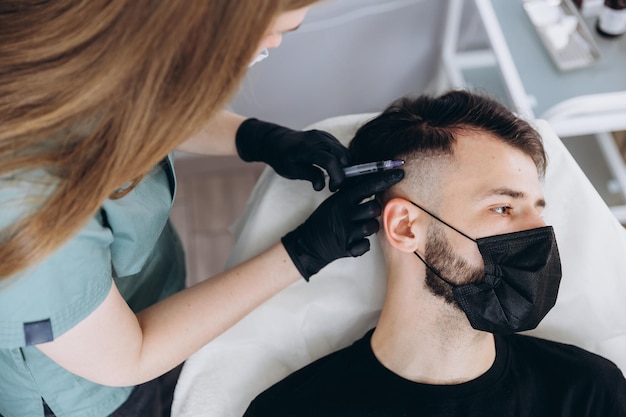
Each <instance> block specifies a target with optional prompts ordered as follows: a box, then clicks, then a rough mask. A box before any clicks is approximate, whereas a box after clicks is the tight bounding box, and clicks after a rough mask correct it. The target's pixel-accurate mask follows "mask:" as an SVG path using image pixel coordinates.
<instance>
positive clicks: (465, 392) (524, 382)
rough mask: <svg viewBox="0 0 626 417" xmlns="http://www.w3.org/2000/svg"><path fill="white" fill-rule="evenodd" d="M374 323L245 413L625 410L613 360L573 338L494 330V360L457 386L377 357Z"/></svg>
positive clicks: (450, 416) (608, 414) (625, 392)
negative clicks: (413, 374)
mask: <svg viewBox="0 0 626 417" xmlns="http://www.w3.org/2000/svg"><path fill="white" fill-rule="evenodd" d="M372 332H373V330H370V331H369V332H368V333H367V334H366V335H365V337H363V338H362V339H361V340H359V341H357V342H355V343H354V344H353V345H352V346H350V347H347V348H345V349H342V350H340V351H338V352H335V353H333V354H330V355H328V356H325V357H323V358H321V359H319V360H317V361H316V362H313V363H312V364H310V365H308V366H306V367H304V368H302V369H300V370H299V371H297V372H295V373H293V374H291V375H290V376H288V377H287V378H285V379H284V380H282V381H281V382H279V383H277V384H275V385H274V386H273V387H271V388H269V389H268V390H266V391H265V392H263V393H262V394H261V395H259V396H258V397H257V398H256V399H255V400H254V401H253V402H252V403H251V404H250V406H249V408H248V410H247V411H246V414H245V417H269V416H272V417H287V416H288V417H303V416H306V417H312V416H324V417H339V416H341V417H347V416H350V417H352V416H354V417H357V416H358V417H381V416H385V417H400V416H403V417H411V416H416V417H417V416H419V417H428V416H437V417H456V416H466V417H477V416H485V417H486V416H497V417H512V416H515V417H518V416H519V417H521V416H528V417H543V416H545V417H559V416H568V417H573V416H597V417H624V416H626V380H625V379H624V376H623V375H622V373H621V372H620V370H619V369H618V368H617V367H616V366H615V365H614V364H613V363H612V362H610V361H608V360H606V359H604V358H602V357H600V356H598V355H595V354H593V353H590V352H587V351H585V350H583V349H580V348H577V347H575V346H571V345H565V344H561V343H555V342H550V341H547V340H542V339H538V338H534V337H529V336H522V335H512V336H496V360H495V362H494V363H493V365H492V366H491V368H490V369H489V370H488V371H487V372H485V373H484V374H483V375H481V376H480V377H478V378H476V379H474V380H471V381H468V382H465V383H462V384H457V385H427V384H420V383H417V382H412V381H409V380H406V379H404V378H402V377H400V376H398V375H396V374H394V373H393V372H391V371H390V370H388V369H387V368H385V367H384V366H383V365H381V364H380V362H378V360H377V359H376V357H375V356H374V353H373V352H372V349H371V346H370V339H371V335H372Z"/></svg>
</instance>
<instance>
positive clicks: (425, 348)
mask: <svg viewBox="0 0 626 417" xmlns="http://www.w3.org/2000/svg"><path fill="white" fill-rule="evenodd" d="M391 282H393V281H390V284H391ZM401 287H402V286H401V285H396V286H394V285H389V286H388V289H387V296H386V299H385V304H384V306H383V311H382V312H381V317H380V320H379V322H378V325H377V327H376V330H375V331H374V334H373V336H372V342H371V343H372V350H373V351H374V354H375V355H376V357H377V358H378V360H379V361H380V362H381V363H382V364H383V366H385V367H386V368H388V369H389V370H391V371H392V372H394V373H395V374H397V375H399V376H401V377H403V378H405V379H408V380H411V381H416V382H420V383H425V384H435V385H443V384H445V385H449V384H459V383H462V382H467V381H470V380H472V379H475V378H477V377H479V376H480V375H482V374H483V373H485V372H486V371H487V370H488V369H489V368H490V367H491V365H492V364H493V362H494V360H495V342H494V338H493V335H492V334H490V333H485V332H481V331H477V330H474V329H473V328H472V327H471V326H470V324H469V322H468V321H467V318H466V317H465V315H464V313H463V312H462V311H460V310H459V309H457V308H455V307H453V306H451V305H449V304H446V303H445V302H444V301H443V300H442V299H441V298H438V297H435V296H433V295H431V294H430V293H429V292H428V291H426V290H425V289H415V291H407V290H406V289H407V288H406V286H404V287H403V288H401Z"/></svg>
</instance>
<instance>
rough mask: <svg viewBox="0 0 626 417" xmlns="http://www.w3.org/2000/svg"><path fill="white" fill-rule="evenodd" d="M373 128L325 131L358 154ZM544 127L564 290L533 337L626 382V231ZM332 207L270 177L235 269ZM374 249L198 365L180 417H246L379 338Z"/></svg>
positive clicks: (209, 348) (378, 271)
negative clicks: (366, 338)
mask: <svg viewBox="0 0 626 417" xmlns="http://www.w3.org/2000/svg"><path fill="white" fill-rule="evenodd" d="M373 116H374V115H373V114H365V115H351V116H342V117H336V118H332V119H327V120H325V121H322V122H320V123H318V124H316V125H315V126H313V127H315V128H318V129H324V130H327V131H329V132H331V133H333V134H334V135H335V136H336V137H337V138H339V139H340V140H341V141H343V142H344V143H347V142H348V141H349V140H350V139H351V138H352V137H353V135H354V132H355V130H356V129H357V128H358V127H359V126H360V125H361V124H362V123H363V122H364V121H366V120H368V119H369V118H371V117H373ZM535 126H536V128H537V129H538V130H539V131H540V132H541V134H542V136H543V139H544V142H545V146H546V149H547V153H548V157H549V162H548V171H547V174H546V179H545V187H544V194H545V197H546V200H547V203H548V205H547V208H546V210H545V219H546V222H547V223H548V224H551V225H553V226H554V229H555V233H556V236H557V241H558V244H559V250H560V254H561V261H562V264H563V265H562V266H563V279H562V283H561V290H560V293H559V298H558V300H557V304H556V306H555V307H554V309H553V310H552V311H551V312H550V313H549V314H548V316H547V317H546V318H545V319H544V321H543V322H542V323H541V324H540V326H539V327H538V328H537V329H536V330H534V331H532V332H530V333H531V334H534V335H537V336H540V337H544V338H547V339H553V340H557V341H561V342H565V343H572V344H576V345H578V346H581V347H583V348H585V349H588V350H590V351H593V352H596V353H598V354H600V355H603V356H605V357H607V358H609V359H611V360H612V361H614V362H615V363H616V364H617V365H618V366H619V367H620V368H621V369H622V370H623V371H626V302H625V300H624V299H625V298H626V231H625V230H624V228H622V227H621V225H620V224H619V223H618V222H617V220H616V219H615V217H614V216H613V215H612V214H611V211H610V210H609V208H608V207H607V206H606V205H605V203H604V202H603V201H602V199H601V197H600V196H599V195H598V193H597V192H596V191H595V190H594V188H593V186H592V185H591V183H590V182H589V181H588V180H587V178H586V177H585V175H584V174H583V172H582V171H581V169H580V168H579V167H578V165H577V164H576V162H575V161H574V159H573V158H572V156H571V155H570V154H569V153H568V151H567V150H566V148H565V147H564V146H563V144H562V143H561V141H560V140H559V138H558V137H557V136H556V135H555V134H554V132H553V130H552V129H551V128H550V126H549V125H548V124H547V123H545V122H543V121H536V122H535ZM327 196H328V192H327V191H326V192H314V191H313V189H312V187H311V185H310V183H308V182H305V181H290V180H286V179H283V178H281V177H279V176H278V175H277V174H275V173H274V172H273V171H272V170H271V169H270V168H267V169H266V170H265V171H264V172H263V174H262V175H261V177H260V179H259V181H258V183H257V185H256V187H255V189H254V191H253V193H252V195H251V197H250V200H249V201H248V205H247V208H246V211H245V214H244V215H243V216H242V218H241V219H240V220H239V221H238V223H237V224H236V225H235V226H234V228H233V231H234V233H235V236H236V243H235V247H234V249H233V252H232V255H231V257H230V260H229V263H228V264H229V266H230V265H235V264H237V263H240V262H242V261H243V260H245V259H247V258H249V257H251V256H253V255H255V254H257V253H259V252H260V251H262V250H264V249H265V248H267V247H269V246H270V245H271V244H273V243H274V242H276V241H278V239H280V237H281V236H283V235H284V234H285V233H286V232H288V231H289V230H291V229H293V228H294V227H296V226H297V225H298V224H300V223H301V222H302V221H303V220H304V219H305V218H306V217H307V216H308V215H309V214H310V213H311V212H312V211H313V210H314V208H315V207H317V205H318V204H319V203H321V202H322V201H323V200H324V199H325V198H326V197H327ZM371 241H372V250H371V251H370V252H368V253H367V254H366V255H364V256H362V257H360V258H356V259H342V260H339V261H336V262H334V263H332V264H330V265H329V266H327V267H326V268H324V269H323V270H322V271H320V273H318V274H317V275H316V276H314V277H312V279H311V282H310V283H306V282H305V281H304V280H301V281H300V282H297V283H296V284H294V285H292V286H290V287H289V288H287V289H286V290H284V291H283V292H281V293H280V294H278V295H276V296H275V297H273V298H272V299H270V300H269V301H268V302H266V303H265V304H263V305H262V306H260V307H259V308H258V309H257V310H255V311H254V312H252V313H251V314H249V315H248V316H247V317H245V318H244V319H243V320H242V321H241V322H239V323H238V324H237V325H236V326H234V327H233V328H232V329H230V330H229V331H227V332H226V333H224V334H223V335H222V336H220V337H219V338H218V339H216V340H215V341H213V342H211V343H209V344H208V345H206V346H205V347H204V348H203V349H201V350H200V351H198V352H197V353H196V354H194V355H193V356H192V357H191V358H190V359H189V360H188V361H187V362H186V364H185V366H184V368H183V371H182V374H181V376H180V380H179V382H178V386H177V388H176V393H175V397H174V405H173V409H172V415H173V416H174V417H200V416H211V417H240V416H241V415H242V414H243V413H244V411H245V410H246V408H247V407H248V404H249V403H250V401H251V400H252V399H253V398H254V397H255V396H256V395H258V394H259V393H260V392H262V391H263V390H265V389H266V388H268V387H269V386H271V385H272V384H274V383H275V382H277V381H279V380H281V379H282V378H284V377H285V376H287V375H288V374H290V373H291V372H293V371H295V370H297V369H299V368H301V367H303V366H304V365H307V364H308V363H310V362H312V361H314V360H315V359H318V358H319V357H321V356H324V355H326V354H328V353H330V352H333V351H335V350H338V349H340V348H343V347H345V346H348V345H350V344H351V343H352V342H353V341H355V340H356V339H358V338H360V337H361V336H363V334H364V333H365V332H366V331H367V330H368V329H369V328H371V327H373V326H375V324H376V320H377V316H378V313H379V311H380V307H381V306H382V301H383V293H384V291H385V275H384V268H383V261H382V255H381V253H380V249H379V247H378V244H377V241H376V238H371ZM259 279H263V277H259Z"/></svg>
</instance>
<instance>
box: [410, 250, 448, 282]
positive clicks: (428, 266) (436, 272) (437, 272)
mask: <svg viewBox="0 0 626 417" xmlns="http://www.w3.org/2000/svg"><path fill="white" fill-rule="evenodd" d="M413 253H414V254H415V256H417V257H418V258H419V260H420V261H422V263H423V264H424V265H426V268H428V269H430V271H431V272H432V273H433V274H435V275H437V276H438V277H439V279H440V280H442V281H443V282H445V283H446V284H448V285H449V286H451V287H453V288H454V287H456V285H454V284H453V283H451V282H450V281H448V280H447V279H445V278H444V277H442V276H441V274H439V271H437V270H436V269H435V268H433V267H432V266H430V265H428V263H427V262H426V261H425V260H424V258H422V257H421V256H420V255H419V254H418V253H417V252H413Z"/></svg>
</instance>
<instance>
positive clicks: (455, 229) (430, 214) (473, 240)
mask: <svg viewBox="0 0 626 417" xmlns="http://www.w3.org/2000/svg"><path fill="white" fill-rule="evenodd" d="M407 201H408V202H409V203H411V204H413V205H414V206H415V207H417V208H418V209H420V210H422V211H423V212H424V213H426V214H428V215H429V216H430V217H432V218H433V219H435V220H438V221H440V222H441V223H443V224H445V225H446V226H448V227H449V228H450V229H452V230H454V231H455V232H457V233H459V234H461V235H463V236H465V237H466V238H468V239H469V240H471V241H472V242H474V243H476V239H472V238H471V237H469V236H468V235H466V234H465V233H463V232H461V231H460V230H459V229H457V228H456V227H454V226H451V225H449V224H448V223H446V222H444V221H443V220H441V219H440V218H439V217H437V216H435V215H434V214H432V213H431V212H430V211H428V210H426V209H425V208H423V207H420V206H418V205H417V204H415V203H414V202H412V201H411V200H407ZM415 254H416V255H417V253H415ZM417 257H418V258H419V255H417ZM420 259H422V258H420ZM422 262H424V260H422ZM424 263H425V262H424ZM433 272H434V271H433ZM437 276H439V275H437ZM439 278H441V277H439Z"/></svg>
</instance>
